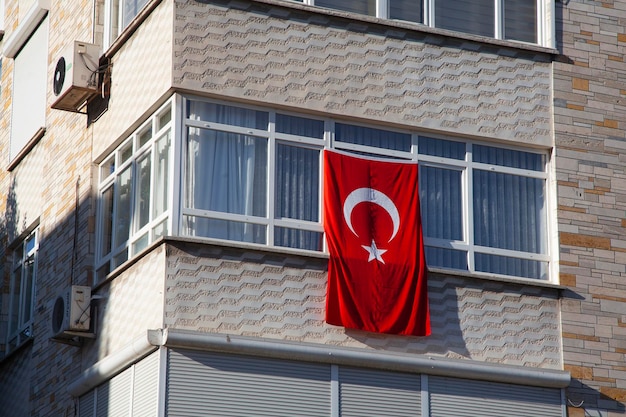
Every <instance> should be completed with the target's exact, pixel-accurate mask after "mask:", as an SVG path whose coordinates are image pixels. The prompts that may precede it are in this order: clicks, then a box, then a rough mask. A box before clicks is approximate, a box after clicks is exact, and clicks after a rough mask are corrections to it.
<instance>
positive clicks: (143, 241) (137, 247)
mask: <svg viewBox="0 0 626 417" xmlns="http://www.w3.org/2000/svg"><path fill="white" fill-rule="evenodd" d="M148 243H150V236H149V235H148V233H146V234H144V235H143V236H141V237H140V238H139V240H137V241H136V242H135V243H133V250H132V254H133V255H136V254H138V253H139V252H141V251H142V250H144V249H145V248H147V247H148Z"/></svg>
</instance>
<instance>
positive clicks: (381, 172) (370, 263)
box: [324, 151, 430, 336]
mask: <svg viewBox="0 0 626 417" xmlns="http://www.w3.org/2000/svg"><path fill="white" fill-rule="evenodd" d="M417 175H418V168H417V164H416V163H406V162H388V161H381V160H370V159H364V158H360V157H355V156H350V155H346V154H341V153H337V152H332V151H324V230H325V232H326V241H327V243H328V250H329V252H330V261H329V265H328V288H327V294H326V322H328V323H329V324H334V325H339V326H344V327H348V328H353V329H361V330H367V331H372V332H379V333H391V334H402V335H414V336H426V335H429V334H430V318H429V312H428V295H427V292H426V262H425V258H424V244H423V238H422V226H421V221H420V210H419V195H418V181H417Z"/></svg>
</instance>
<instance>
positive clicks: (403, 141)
mask: <svg viewBox="0 0 626 417" xmlns="http://www.w3.org/2000/svg"><path fill="white" fill-rule="evenodd" d="M175 102H176V103H177V105H176V106H178V109H179V110H176V111H173V110H172V109H171V108H170V106H171V107H176V106H175V105H174V104H171V105H170V104H168V105H167V107H165V108H164V110H162V111H161V112H157V114H156V115H155V116H153V117H152V118H151V119H150V120H149V121H148V122H147V124H146V125H144V127H142V128H140V129H138V130H137V132H135V133H134V134H133V135H132V136H131V137H130V138H128V139H127V140H126V141H125V142H124V143H122V145H121V146H120V147H118V149H117V150H116V151H115V152H113V153H112V154H111V155H110V156H109V157H108V158H106V159H105V160H104V162H103V163H101V164H100V229H99V230H100V235H99V242H100V244H99V249H98V250H99V259H100V261H99V262H98V266H99V268H100V269H99V271H98V276H99V277H100V278H101V277H103V276H106V274H107V273H108V272H109V271H111V270H112V269H114V268H116V267H117V266H119V265H121V264H122V263H123V262H125V261H126V260H127V259H129V257H132V256H133V255H134V254H136V253H138V252H139V251H140V250H142V249H143V248H145V247H146V246H147V245H148V244H149V242H152V241H154V239H155V238H157V237H158V236H162V235H164V234H166V233H170V234H172V235H180V236H189V237H197V238H211V239H220V240H224V241H237V242H246V243H251V244H258V245H266V246H273V247H283V248H294V249H299V250H309V251H323V250H324V231H323V227H322V218H321V217H322V216H321V206H322V197H321V196H322V164H321V161H322V151H323V149H325V148H336V149H341V150H343V151H347V152H354V153H358V154H363V155H372V156H376V157H385V158H396V159H403V160H412V161H416V162H418V163H419V166H420V184H419V187H420V200H421V205H422V223H423V231H424V237H425V244H426V257H427V262H428V264H429V266H430V267H431V268H435V267H436V268H447V269H455V270H461V271H468V272H471V273H473V272H479V273H488V274H496V275H502V276H514V277H524V278H533V279H548V278H549V275H550V274H549V270H550V267H551V265H550V263H551V258H550V253H549V249H548V238H547V236H548V229H549V228H548V209H547V201H548V198H547V194H548V186H547V184H548V154H547V153H546V152H541V151H534V150H528V149H523V148H514V147H503V146H496V145H493V144H486V143H481V142H477V141H472V140H461V139H458V138H455V139H451V138H436V137H431V136H426V135H421V134H420V133H418V132H409V131H400V130H391V129H382V128H380V127H377V126H366V125H357V124H352V123H346V122H343V121H336V120H332V119H322V118H315V117H309V116H304V115H298V114H291V113H287V112H281V111H274V110H270V109H263V108H254V107H245V106H239V105H234V104H229V103H223V102H215V101H210V100H201V99H193V98H182V99H180V100H177V101H175ZM172 103H174V101H172ZM173 115H178V116H179V117H180V120H181V122H180V126H179V127H180V128H181V129H180V132H181V133H182V136H181V137H180V140H178V139H177V140H175V141H174V140H171V139H170V138H171V136H172V133H171V132H173V131H179V130H178V129H175V128H174V127H172V122H171V120H172V119H173ZM170 142H172V143H173V148H175V149H174V150H173V152H172V155H177V156H176V158H174V157H170ZM170 159H175V161H172V163H171V164H170V163H169V162H168V161H169V160H170ZM170 165H171V166H172V167H180V168H176V171H175V172H173V171H174V169H171V171H172V174H171V175H172V179H171V180H170V179H169V176H170V174H169V172H170V171H168V169H169V168H168V167H169V166H170ZM170 218H171V219H170ZM168 219H170V220H171V222H170V223H168Z"/></svg>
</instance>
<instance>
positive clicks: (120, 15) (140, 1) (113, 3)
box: [105, 0, 148, 47]
mask: <svg viewBox="0 0 626 417" xmlns="http://www.w3.org/2000/svg"><path fill="white" fill-rule="evenodd" d="M147 3H148V0H106V1H105V10H106V15H105V44H106V45H105V47H106V46H108V45H111V44H112V43H113V41H115V39H116V38H117V37H118V36H119V35H120V33H122V31H123V30H124V29H126V27H127V26H128V25H129V24H130V22H131V21H132V20H133V19H134V18H135V16H137V15H138V14H139V12H140V11H141V9H142V8H143V7H144V6H145V5H146V4H147Z"/></svg>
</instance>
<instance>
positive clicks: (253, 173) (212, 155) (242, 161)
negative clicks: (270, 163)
mask: <svg viewBox="0 0 626 417" xmlns="http://www.w3.org/2000/svg"><path fill="white" fill-rule="evenodd" d="M186 204H187V207H190V208H197V209H204V210H213V211H220V212H224V213H235V214H245V215H253V216H266V213H267V140H266V139H264V138H258V137H254V136H246V135H240V134H236V133H227V132H219V131H215V130H205V129H190V130H189V147H188V159H187V173H186Z"/></svg>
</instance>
